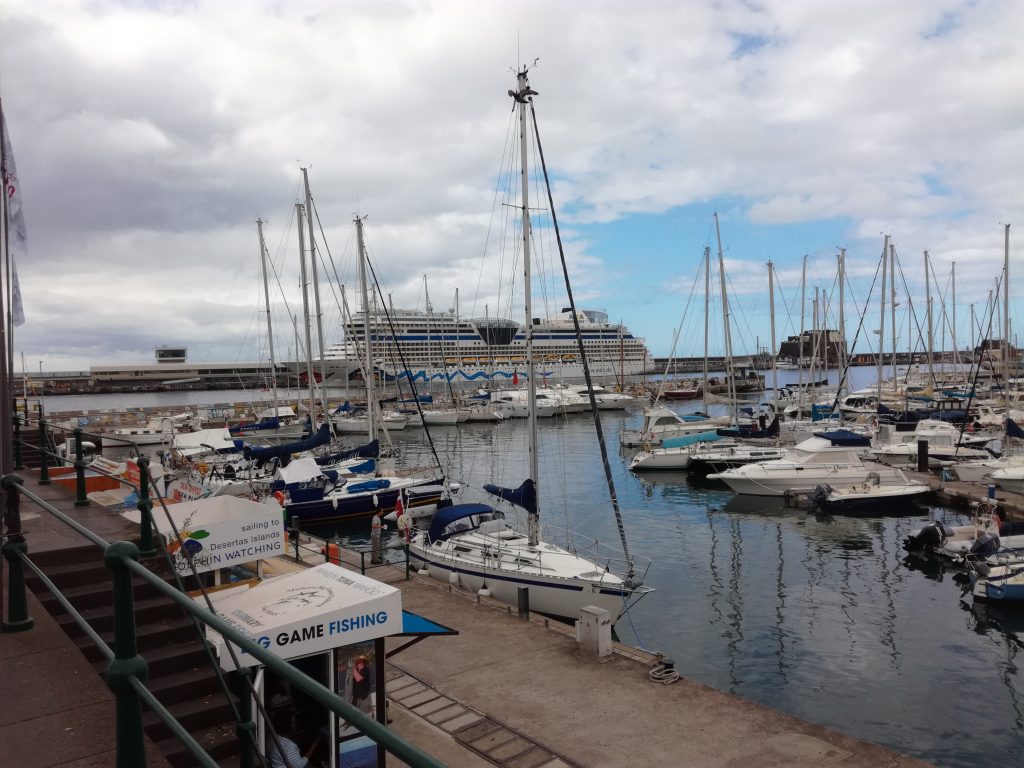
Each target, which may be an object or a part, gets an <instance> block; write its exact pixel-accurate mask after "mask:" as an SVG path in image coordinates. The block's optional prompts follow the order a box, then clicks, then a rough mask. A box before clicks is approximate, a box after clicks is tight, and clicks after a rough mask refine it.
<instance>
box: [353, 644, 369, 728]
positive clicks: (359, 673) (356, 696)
mask: <svg viewBox="0 0 1024 768" xmlns="http://www.w3.org/2000/svg"><path fill="white" fill-rule="evenodd" d="M372 696H373V688H372V686H371V685H370V669H369V659H367V658H366V657H365V656H357V657H356V662H355V666H354V667H353V668H352V703H353V704H354V705H355V706H356V708H357V709H359V710H361V711H363V712H365V713H366V714H368V715H370V714H372V713H373V702H372V701H371V698H372Z"/></svg>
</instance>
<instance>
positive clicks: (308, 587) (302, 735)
mask: <svg viewBox="0 0 1024 768" xmlns="http://www.w3.org/2000/svg"><path fill="white" fill-rule="evenodd" d="M217 597H218V599H217V600H216V601H215V607H216V608H217V612H218V614H219V615H220V616H221V617H222V618H223V619H224V620H225V621H227V622H229V623H230V624H232V625H233V626H235V627H236V628H237V629H238V630H239V631H241V632H244V633H245V634H247V635H249V636H250V637H251V638H253V640H255V641H256V642H257V643H259V644H260V645H262V646H263V647H264V648H266V649H267V650H268V651H270V652H271V653H273V654H275V655H276V656H279V657H280V658H282V659H284V660H286V661H288V662H290V663H291V664H292V665H294V666H295V667H296V668H298V669H300V670H301V671H302V672H304V673H305V674H307V675H309V676H310V677H312V678H313V679H315V680H317V681H318V682H320V683H321V684H323V685H324V686H326V687H327V688H330V689H331V690H333V691H335V692H336V693H337V694H338V695H339V696H341V697H342V698H344V699H345V700H346V701H348V702H349V703H351V704H352V705H353V706H355V707H356V708H358V709H360V710H362V711H363V712H364V713H365V714H367V715H369V716H370V717H373V718H375V719H376V720H377V721H378V722H380V723H382V724H386V722H387V712H386V705H385V693H384V638H385V637H386V636H389V635H402V634H404V629H405V626H404V624H405V623H404V619H403V614H402V596H401V592H399V590H398V589H396V588H395V587H392V586H390V585H388V584H384V583H382V582H379V581H376V580H374V579H371V578H369V577H367V576H363V575H361V574H359V573H356V572H353V571H348V570H345V569H344V568H341V567H340V566H337V565H334V564H332V563H323V564H321V565H318V566H316V567H315V568H308V569H305V570H302V571H296V572H294V573H290V574H288V575H285V576H280V577H278V578H275V579H270V580H267V581H264V582H262V583H260V584H257V585H256V586H252V587H238V588H236V589H231V590H227V591H223V592H220V593H217ZM207 632H208V635H209V638H210V641H211V643H212V644H213V646H214V648H215V649H216V651H217V654H218V657H219V659H220V664H221V667H222V668H223V669H225V670H233V669H235V668H236V666H235V665H236V663H237V664H238V665H240V666H250V667H255V668H256V669H255V670H254V676H253V679H254V683H255V688H256V695H257V696H259V697H260V698H261V701H262V702H263V705H264V707H265V708H266V710H267V712H268V714H269V715H270V717H271V718H272V722H273V724H274V729H275V731H277V732H278V733H281V732H282V731H286V732H287V733H286V734H285V735H288V736H289V738H291V739H292V741H294V742H295V743H296V744H297V745H299V748H300V750H301V751H302V753H303V754H307V752H309V753H311V754H310V756H311V760H310V763H311V764H312V765H318V764H319V763H320V762H327V763H328V764H329V765H332V766H336V765H345V766H346V767H348V766H353V765H370V766H372V765H379V764H380V762H379V760H381V759H382V754H383V753H382V752H380V751H379V750H378V748H377V747H376V745H375V744H373V743H372V742H371V743H366V742H367V740H366V739H365V738H363V735H362V733H361V732H360V731H358V730H357V729H356V728H354V727H353V726H351V725H349V724H348V723H346V722H345V721H344V720H343V719H342V718H340V717H336V716H335V715H334V714H333V713H332V712H330V711H329V710H327V709H326V708H324V707H322V706H321V705H319V704H317V703H316V702H314V701H312V700H311V699H308V698H307V697H305V696H304V695H303V693H302V692H301V691H298V690H294V689H293V688H292V687H291V686H290V685H289V684H288V682H287V681H286V680H283V679H279V678H278V677H277V676H276V675H275V674H274V673H273V671H272V670H268V669H264V668H262V667H261V665H260V664H259V662H258V661H257V660H256V659H255V658H253V657H252V656H251V655H249V654H247V653H245V652H243V651H242V650H241V649H239V648H238V647H237V646H234V645H233V644H229V643H226V642H225V641H224V639H223V638H222V637H221V636H220V635H219V634H218V633H216V632H214V631H213V630H210V629H208V630H207ZM265 731H266V729H265V726H264V724H263V723H262V722H261V723H260V730H259V735H260V744H262V745H264V746H266V738H267V737H266V732H265Z"/></svg>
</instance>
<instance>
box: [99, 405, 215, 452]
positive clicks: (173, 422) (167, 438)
mask: <svg viewBox="0 0 1024 768" xmlns="http://www.w3.org/2000/svg"><path fill="white" fill-rule="evenodd" d="M197 424H198V420H197V418H196V414H194V413H192V412H191V411H187V412H185V413H179V414H175V415H174V416H159V417H154V418H151V419H148V420H147V421H146V424H145V426H137V427H116V428H114V429H111V430H108V431H107V432H104V433H103V437H104V439H105V440H109V441H110V442H111V443H113V444H114V445H159V444H160V443H167V444H168V445H169V444H170V443H171V442H172V441H173V439H174V435H175V434H177V433H178V432H182V431H185V430H188V429H191V428H192V427H193V425H197Z"/></svg>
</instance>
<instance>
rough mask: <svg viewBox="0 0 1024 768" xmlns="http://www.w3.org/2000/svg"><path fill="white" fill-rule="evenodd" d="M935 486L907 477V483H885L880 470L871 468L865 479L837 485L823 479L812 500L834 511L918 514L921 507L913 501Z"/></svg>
mask: <svg viewBox="0 0 1024 768" xmlns="http://www.w3.org/2000/svg"><path fill="white" fill-rule="evenodd" d="M930 490H931V488H929V487H928V486H927V485H925V484H924V483H915V482H911V481H907V482H906V483H904V484H903V485H895V484H894V485H882V484H881V481H880V478H879V476H878V473H876V472H871V473H869V474H868V477H867V479H866V480H864V482H862V483H855V484H852V485H849V486H845V487H840V488H833V487H832V486H831V485H829V484H828V483H822V484H821V485H819V486H818V487H817V488H815V489H814V493H812V494H811V501H812V502H813V503H814V504H815V505H816V506H817V507H818V508H819V509H821V510H822V511H824V512H827V513H829V514H834V515H862V516H867V517H874V516H877V515H890V514H901V515H915V514H919V513H920V509H919V508H918V507H916V506H915V505H914V504H913V503H912V502H913V501H914V500H915V499H920V498H921V497H922V496H924V495H925V494H926V493H928V492H929V491H930Z"/></svg>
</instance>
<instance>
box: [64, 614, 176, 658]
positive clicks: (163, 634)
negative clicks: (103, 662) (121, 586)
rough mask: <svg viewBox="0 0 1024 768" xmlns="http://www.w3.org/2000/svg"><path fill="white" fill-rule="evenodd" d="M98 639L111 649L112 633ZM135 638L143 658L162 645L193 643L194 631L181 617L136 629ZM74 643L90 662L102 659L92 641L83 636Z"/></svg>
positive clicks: (104, 634) (112, 642)
mask: <svg viewBox="0 0 1024 768" xmlns="http://www.w3.org/2000/svg"><path fill="white" fill-rule="evenodd" d="M100 637H102V638H103V640H104V641H105V642H106V643H107V645H109V646H111V647H113V644H114V633H113V632H101V633H100ZM136 638H137V643H138V649H139V653H140V654H141V655H142V656H145V655H146V653H147V652H148V651H151V650H153V649H155V648H160V647H162V646H164V645H168V644H174V643H185V644H188V643H189V642H191V641H195V640H196V630H195V627H194V626H193V625H192V621H191V620H190V619H188V618H186V617H182V618H179V619H172V620H169V621H163V622H160V623H158V624H153V625H147V626H143V627H138V628H137V629H136ZM74 642H75V645H77V646H78V647H79V648H81V649H82V653H84V654H85V657H86V658H87V659H89V660H90V661H93V662H95V661H97V660H98V659H100V658H102V656H101V655H100V653H99V651H98V650H97V649H96V647H95V646H94V645H93V643H92V640H90V639H89V638H87V637H85V636H84V635H83V636H81V637H77V638H75V639H74Z"/></svg>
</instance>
